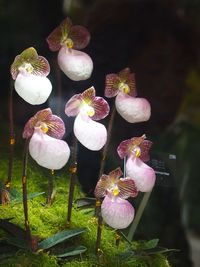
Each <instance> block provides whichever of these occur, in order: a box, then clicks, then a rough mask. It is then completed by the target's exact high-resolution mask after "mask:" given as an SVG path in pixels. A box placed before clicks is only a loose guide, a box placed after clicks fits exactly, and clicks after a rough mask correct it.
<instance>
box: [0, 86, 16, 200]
mask: <svg viewBox="0 0 200 267" xmlns="http://www.w3.org/2000/svg"><path fill="white" fill-rule="evenodd" d="M8 116H9V158H8V174H7V180H6V182H5V188H4V189H3V191H2V197H1V198H2V200H1V202H2V204H8V203H9V202H10V187H11V181H12V176H13V153H14V145H15V133H14V122H13V81H11V82H10V95H9V99H8Z"/></svg>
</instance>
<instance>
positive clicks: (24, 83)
mask: <svg viewBox="0 0 200 267" xmlns="http://www.w3.org/2000/svg"><path fill="white" fill-rule="evenodd" d="M49 71H50V67H49V63H48V61H47V60H46V59H45V58H44V57H42V56H38V54H37V51H36V50H35V49H34V48H33V47H30V48H28V49H26V50H24V51H23V52H22V53H21V54H20V55H18V56H16V57H15V60H14V62H13V63H12V65H11V75H12V78H13V79H14V80H15V83H14V87H15V90H16V92H17V93H18V94H19V96H21V97H22V98H23V99H24V100H25V101H26V102H28V103H29V104H32V105H40V104H43V103H44V102H45V101H46V100H47V99H48V97H49V95H50V93H51V90H52V85H51V82H50V81H49V79H48V78H47V77H46V76H47V75H48V74H49Z"/></svg>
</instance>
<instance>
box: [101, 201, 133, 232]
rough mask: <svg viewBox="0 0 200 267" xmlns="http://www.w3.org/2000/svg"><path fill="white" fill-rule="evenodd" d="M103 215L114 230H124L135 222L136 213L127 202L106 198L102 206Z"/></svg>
mask: <svg viewBox="0 0 200 267" xmlns="http://www.w3.org/2000/svg"><path fill="white" fill-rule="evenodd" d="M101 214H102V217H103V219H104V221H105V222H106V223H107V224H108V225H109V226H111V227H112V228H114V229H124V228H126V227H128V226H129V224H130V223H131V222H132V221H133V219H134V214H135V211H134V208H133V206H132V205H131V204H130V203H129V202H128V201H127V200H125V199H121V198H119V197H116V198H110V197H109V196H106V197H105V198H104V200H103V202H102V205H101Z"/></svg>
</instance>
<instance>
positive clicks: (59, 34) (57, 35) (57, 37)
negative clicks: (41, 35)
mask: <svg viewBox="0 0 200 267" xmlns="http://www.w3.org/2000/svg"><path fill="white" fill-rule="evenodd" d="M71 27H72V22H71V20H70V19H69V18H66V19H64V20H63V21H62V22H61V24H60V25H59V26H58V27H57V28H55V29H54V30H53V31H52V32H51V33H50V34H49V36H48V37H47V43H48V45H49V49H50V50H51V51H58V50H59V49H60V48H61V47H62V45H63V43H64V42H65V41H66V40H67V37H68V35H69V32H70V29H71Z"/></svg>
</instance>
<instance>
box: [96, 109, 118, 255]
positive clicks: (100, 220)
mask: <svg viewBox="0 0 200 267" xmlns="http://www.w3.org/2000/svg"><path fill="white" fill-rule="evenodd" d="M115 113H116V108H115V105H113V108H112V112H111V116H110V120H109V123H108V130H107V131H108V133H107V142H106V144H105V146H104V148H103V153H102V159H101V164H100V170H99V179H100V177H101V176H102V174H103V172H104V167H105V161H106V157H107V152H108V146H109V143H110V138H111V133H112V127H113V122H114V118H115ZM95 216H96V217H97V218H98V225H97V239H96V249H95V253H96V255H97V256H98V257H99V256H100V253H101V249H100V245H101V233H102V223H103V218H102V216H101V200H100V199H99V198H96V205H95Z"/></svg>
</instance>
